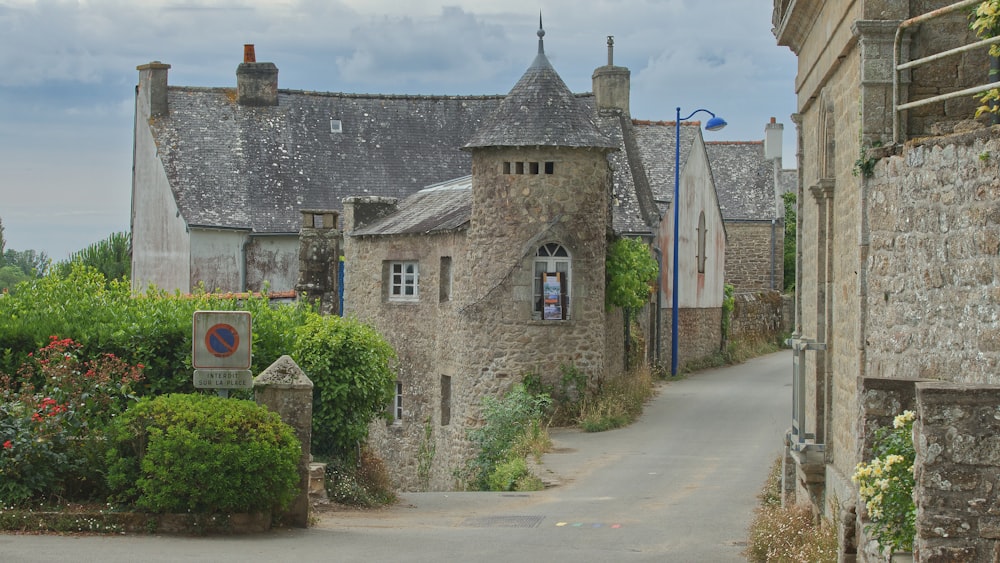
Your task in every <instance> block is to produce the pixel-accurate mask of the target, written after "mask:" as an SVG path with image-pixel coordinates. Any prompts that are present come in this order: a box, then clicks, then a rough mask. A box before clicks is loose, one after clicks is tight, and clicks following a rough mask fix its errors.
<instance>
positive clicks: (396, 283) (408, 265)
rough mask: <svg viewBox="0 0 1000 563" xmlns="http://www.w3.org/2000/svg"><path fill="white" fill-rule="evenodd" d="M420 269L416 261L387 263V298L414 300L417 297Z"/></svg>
mask: <svg viewBox="0 0 1000 563" xmlns="http://www.w3.org/2000/svg"><path fill="white" fill-rule="evenodd" d="M419 280H420V269H419V267H418V265H417V263H416V262H391V263H390V264H389V299H391V300H393V301H416V300H417V299H418V298H419V294H420V292H419Z"/></svg>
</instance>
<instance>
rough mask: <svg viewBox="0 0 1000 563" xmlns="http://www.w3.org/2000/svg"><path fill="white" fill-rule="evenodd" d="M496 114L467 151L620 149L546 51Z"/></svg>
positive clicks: (470, 142)
mask: <svg viewBox="0 0 1000 563" xmlns="http://www.w3.org/2000/svg"><path fill="white" fill-rule="evenodd" d="M538 33H539V40H538V55H537V56H536V57H535V60H534V62H533V63H532V64H531V66H530V67H528V70H527V71H525V73H524V75H523V76H521V79H520V80H518V82H517V84H515V85H514V87H513V88H512V89H511V91H510V93H509V94H507V97H506V98H505V99H504V100H503V102H501V103H500V107H499V108H497V110H496V113H494V114H493V115H492V116H490V119H489V121H488V122H487V123H486V124H485V125H484V126H483V127H481V128H480V129H479V130H478V131H476V134H475V136H473V137H472V139H471V140H470V141H469V143H468V144H466V145H465V148H466V149H471V148H481V147H529V146H547V147H604V148H615V147H617V145H616V144H615V143H613V142H612V141H610V140H609V139H608V138H607V137H605V136H604V135H603V134H601V131H600V130H599V129H598V128H597V125H596V124H595V123H594V114H593V111H592V110H590V109H589V108H587V107H585V106H584V105H582V104H580V103H579V101H578V100H577V98H576V96H575V95H573V93H572V92H570V90H569V88H568V87H567V86H566V83H565V82H563V80H562V78H560V77H559V73H557V72H556V70H555V69H554V68H552V65H551V64H550V63H549V59H548V57H546V56H545V52H544V49H543V48H542V40H541V37H542V36H543V35H544V34H545V32H544V31H539V32H538Z"/></svg>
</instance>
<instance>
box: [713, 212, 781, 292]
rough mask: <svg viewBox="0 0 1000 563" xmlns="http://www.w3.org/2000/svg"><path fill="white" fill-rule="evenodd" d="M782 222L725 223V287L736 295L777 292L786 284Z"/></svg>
mask: <svg viewBox="0 0 1000 563" xmlns="http://www.w3.org/2000/svg"><path fill="white" fill-rule="evenodd" d="M784 236H785V227H784V224H783V222H782V221H780V220H779V221H777V222H775V224H774V225H773V226H772V224H771V223H770V222H769V221H753V222H749V221H727V222H726V283H728V284H732V286H733V287H734V288H736V292H737V293H740V292H745V291H760V290H769V289H777V290H780V289H781V286H782V285H783V284H784V255H783V253H784V249H783V244H784Z"/></svg>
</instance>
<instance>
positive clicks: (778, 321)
mask: <svg viewBox="0 0 1000 563" xmlns="http://www.w3.org/2000/svg"><path fill="white" fill-rule="evenodd" d="M733 299H734V300H735V303H734V304H733V305H734V306H733V312H732V315H731V316H730V319H729V340H743V341H772V340H775V339H776V338H777V337H778V336H780V335H781V334H782V332H783V330H784V326H785V323H784V320H783V317H782V315H783V311H784V307H783V303H784V302H783V300H782V298H781V294H780V293H778V292H777V291H761V292H757V293H737V294H736V295H734V296H733Z"/></svg>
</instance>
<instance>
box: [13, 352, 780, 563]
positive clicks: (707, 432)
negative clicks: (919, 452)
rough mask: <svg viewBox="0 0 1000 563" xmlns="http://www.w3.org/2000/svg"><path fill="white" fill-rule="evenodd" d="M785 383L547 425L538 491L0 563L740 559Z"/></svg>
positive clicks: (51, 546)
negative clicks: (608, 420) (604, 426)
mask: <svg viewBox="0 0 1000 563" xmlns="http://www.w3.org/2000/svg"><path fill="white" fill-rule="evenodd" d="M790 381H791V355H790V353H789V352H779V353H776V354H772V355H769V356H765V357H762V358H757V359H754V360H751V361H750V362H747V363H745V364H743V365H739V366H731V367H726V368H721V369H713V370H707V371H704V372H700V373H698V374H695V375H692V376H689V377H688V378H686V379H684V380H681V381H676V382H672V383H669V384H663V385H662V386H661V387H660V390H659V394H658V396H657V397H656V398H655V399H654V400H653V401H652V402H651V403H650V404H648V405H647V407H646V411H645V413H644V414H643V416H642V418H641V419H640V420H639V421H638V422H637V423H636V424H634V425H632V426H630V427H629V428H625V429H621V430H615V431H610V432H603V433H597V434H587V433H582V432H578V431H573V430H559V431H555V432H553V440H554V444H555V451H553V452H551V453H549V454H546V455H545V457H544V459H543V460H542V467H541V468H540V471H541V472H542V473H543V477H544V478H545V479H547V480H550V481H554V482H557V483H558V484H557V485H556V486H554V487H552V488H549V489H546V490H545V491H540V492H536V493H509V494H504V493H416V494H405V495H403V496H402V501H401V502H400V504H399V505H397V506H394V507H392V508H389V509H384V510H379V511H368V512H365V511H348V512H334V513H324V514H322V515H321V517H320V518H319V521H318V522H317V525H316V526H314V527H312V528H309V529H308V530H277V531H274V532H271V533H268V534H263V535H259V536H251V537H208V538H189V537H169V536H79V537H65V536H32V535H0V561H3V562H9V563H14V562H37V561H53V562H55V561H58V562H60V563H65V562H75V561H79V562H90V561H93V562H102V563H103V562H108V563H115V562H132V561H135V562H142V563H154V562H167V561H170V562H173V561H191V562H196V561H197V562H202V561H205V562H208V561H211V562H217V561H241V562H253V561H269V562H284V561H296V562H307V561H413V562H434V563H439V562H442V561H477V562H479V563H489V562H500V561H504V562H506V561H521V562H529V561H532V562H533V561H545V562H550V563H554V562H562V561H567V562H568V561H573V562H604V561H609V562H618V561H624V562H630V561H679V562H688V561H699V562H724V561H744V560H745V558H744V557H743V556H742V555H741V552H742V550H743V547H744V541H745V538H746V528H747V525H748V524H749V522H750V520H751V518H752V515H753V509H754V507H755V506H756V495H757V492H758V491H759V490H760V487H761V485H762V484H763V482H764V479H765V476H766V475H767V471H768V469H769V467H770V465H771V462H772V461H773V460H774V459H776V458H777V457H778V455H779V454H780V452H781V439H782V435H783V433H784V431H785V429H786V427H787V426H788V425H789V421H790V397H791V383H790Z"/></svg>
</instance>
